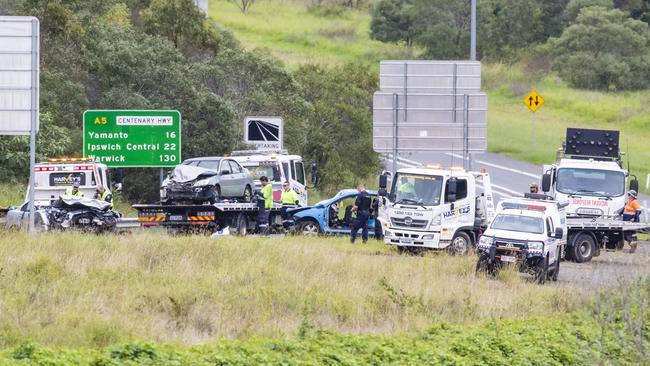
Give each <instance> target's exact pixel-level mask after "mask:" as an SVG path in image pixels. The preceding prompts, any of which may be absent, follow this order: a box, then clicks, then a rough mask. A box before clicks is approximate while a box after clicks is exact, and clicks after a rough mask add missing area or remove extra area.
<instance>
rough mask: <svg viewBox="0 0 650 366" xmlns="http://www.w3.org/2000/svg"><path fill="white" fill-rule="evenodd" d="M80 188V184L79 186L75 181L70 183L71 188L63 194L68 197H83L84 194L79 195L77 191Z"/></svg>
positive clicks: (79, 192)
mask: <svg viewBox="0 0 650 366" xmlns="http://www.w3.org/2000/svg"><path fill="white" fill-rule="evenodd" d="M80 186H81V184H79V182H77V181H75V182H72V187H68V188H67V189H66V190H65V194H66V195H68V196H77V197H83V196H84V194H83V193H81V191H80V190H79V187H80Z"/></svg>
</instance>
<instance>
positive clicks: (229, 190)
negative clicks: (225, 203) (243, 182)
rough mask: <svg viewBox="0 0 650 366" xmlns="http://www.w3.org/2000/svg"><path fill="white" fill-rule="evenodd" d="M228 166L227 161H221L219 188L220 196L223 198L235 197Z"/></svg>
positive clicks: (232, 179) (234, 188) (232, 178)
mask: <svg viewBox="0 0 650 366" xmlns="http://www.w3.org/2000/svg"><path fill="white" fill-rule="evenodd" d="M230 169H231V168H230V164H229V163H228V160H222V161H221V165H220V166H219V186H220V187H221V195H222V196H225V197H235V196H237V191H236V187H235V183H234V178H235V177H234V176H233V174H232V172H231V171H230Z"/></svg>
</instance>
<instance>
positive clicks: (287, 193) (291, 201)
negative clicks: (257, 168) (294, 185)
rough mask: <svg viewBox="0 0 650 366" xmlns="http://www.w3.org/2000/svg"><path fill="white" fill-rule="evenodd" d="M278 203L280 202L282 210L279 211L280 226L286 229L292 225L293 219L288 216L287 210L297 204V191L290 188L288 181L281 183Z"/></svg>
mask: <svg viewBox="0 0 650 366" xmlns="http://www.w3.org/2000/svg"><path fill="white" fill-rule="evenodd" d="M280 203H282V210H281V211H280V212H281V215H282V226H284V228H285V229H288V228H290V227H291V226H293V220H292V219H290V218H289V215H288V214H287V210H288V209H289V208H291V207H296V206H299V204H298V193H296V191H294V190H293V189H291V184H289V181H285V182H284V183H282V195H281V196H280Z"/></svg>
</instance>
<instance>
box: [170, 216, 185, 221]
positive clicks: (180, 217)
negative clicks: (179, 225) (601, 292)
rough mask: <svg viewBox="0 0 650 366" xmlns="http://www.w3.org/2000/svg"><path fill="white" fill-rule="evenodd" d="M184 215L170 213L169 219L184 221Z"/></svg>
mask: <svg viewBox="0 0 650 366" xmlns="http://www.w3.org/2000/svg"><path fill="white" fill-rule="evenodd" d="M184 219H185V218H184V217H183V215H169V221H183V220H184Z"/></svg>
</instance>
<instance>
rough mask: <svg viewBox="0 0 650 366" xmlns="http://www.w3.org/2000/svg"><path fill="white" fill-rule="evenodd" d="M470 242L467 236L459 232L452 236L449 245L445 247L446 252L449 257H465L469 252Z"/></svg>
mask: <svg viewBox="0 0 650 366" xmlns="http://www.w3.org/2000/svg"><path fill="white" fill-rule="evenodd" d="M471 245H472V241H471V239H470V238H469V235H467V234H465V233H463V232H459V233H456V235H454V238H453V239H451V244H449V247H447V251H448V252H449V254H451V255H466V254H467V253H469V252H470V246H471Z"/></svg>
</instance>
